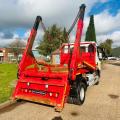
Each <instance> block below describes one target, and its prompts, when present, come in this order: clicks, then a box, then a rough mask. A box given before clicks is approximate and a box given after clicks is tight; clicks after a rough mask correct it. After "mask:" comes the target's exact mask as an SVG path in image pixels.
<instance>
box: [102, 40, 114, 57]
mask: <svg viewBox="0 0 120 120" xmlns="http://www.w3.org/2000/svg"><path fill="white" fill-rule="evenodd" d="M112 43H113V41H112V39H107V40H106V41H105V42H102V43H100V47H101V48H103V49H104V50H105V52H106V54H107V56H111V54H112Z"/></svg>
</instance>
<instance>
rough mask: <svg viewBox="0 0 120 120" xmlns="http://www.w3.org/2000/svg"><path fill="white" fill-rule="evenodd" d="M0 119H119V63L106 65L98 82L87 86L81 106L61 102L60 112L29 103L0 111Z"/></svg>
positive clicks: (22, 103) (18, 104)
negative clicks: (62, 104)
mask: <svg viewBox="0 0 120 120" xmlns="http://www.w3.org/2000/svg"><path fill="white" fill-rule="evenodd" d="M0 120H120V66H117V65H110V64H106V65H105V66H104V68H103V70H102V75H101V79H100V84H99V85H97V86H92V87H90V88H88V90H87V93H86V101H85V103H84V104H83V105H82V106H77V105H73V104H65V108H64V109H63V111H62V112H61V113H57V112H55V111H54V108H53V107H49V106H43V105H40V104H35V103H31V102H21V103H17V104H14V105H12V106H10V107H8V108H5V109H3V110H1V111H0Z"/></svg>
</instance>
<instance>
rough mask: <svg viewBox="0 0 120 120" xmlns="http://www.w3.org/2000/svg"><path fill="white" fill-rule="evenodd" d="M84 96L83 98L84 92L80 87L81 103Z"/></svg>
mask: <svg viewBox="0 0 120 120" xmlns="http://www.w3.org/2000/svg"><path fill="white" fill-rule="evenodd" d="M84 96H85V91H84V88H83V87H82V88H81V89H80V100H81V101H83V100H84Z"/></svg>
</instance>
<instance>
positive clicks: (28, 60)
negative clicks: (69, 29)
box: [18, 16, 42, 76]
mask: <svg viewBox="0 0 120 120" xmlns="http://www.w3.org/2000/svg"><path fill="white" fill-rule="evenodd" d="M41 21H42V18H41V17H40V16H37V17H36V20H35V23H34V26H33V28H32V30H31V33H30V37H29V38H28V42H27V46H26V49H25V51H24V54H23V57H22V59H21V61H20V64H19V71H18V76H19V75H20V74H21V72H23V71H24V70H25V68H26V67H27V66H29V65H31V64H36V60H35V58H34V57H33V54H32V46H33V43H34V40H35V37H36V34H37V29H38V26H39V23H40V22H41Z"/></svg>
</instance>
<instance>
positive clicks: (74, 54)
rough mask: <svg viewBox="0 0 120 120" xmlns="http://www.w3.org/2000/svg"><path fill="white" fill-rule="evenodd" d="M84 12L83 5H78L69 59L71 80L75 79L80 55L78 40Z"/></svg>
mask: <svg viewBox="0 0 120 120" xmlns="http://www.w3.org/2000/svg"><path fill="white" fill-rule="evenodd" d="M84 12H85V5H84V4H82V5H81V6H80V10H79V14H78V17H79V18H78V23H77V30H76V39H75V43H74V48H73V52H72V57H71V61H70V71H69V77H70V79H71V80H75V78H76V72H77V67H78V59H79V56H80V40H81V35H82V30H83V19H84Z"/></svg>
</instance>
